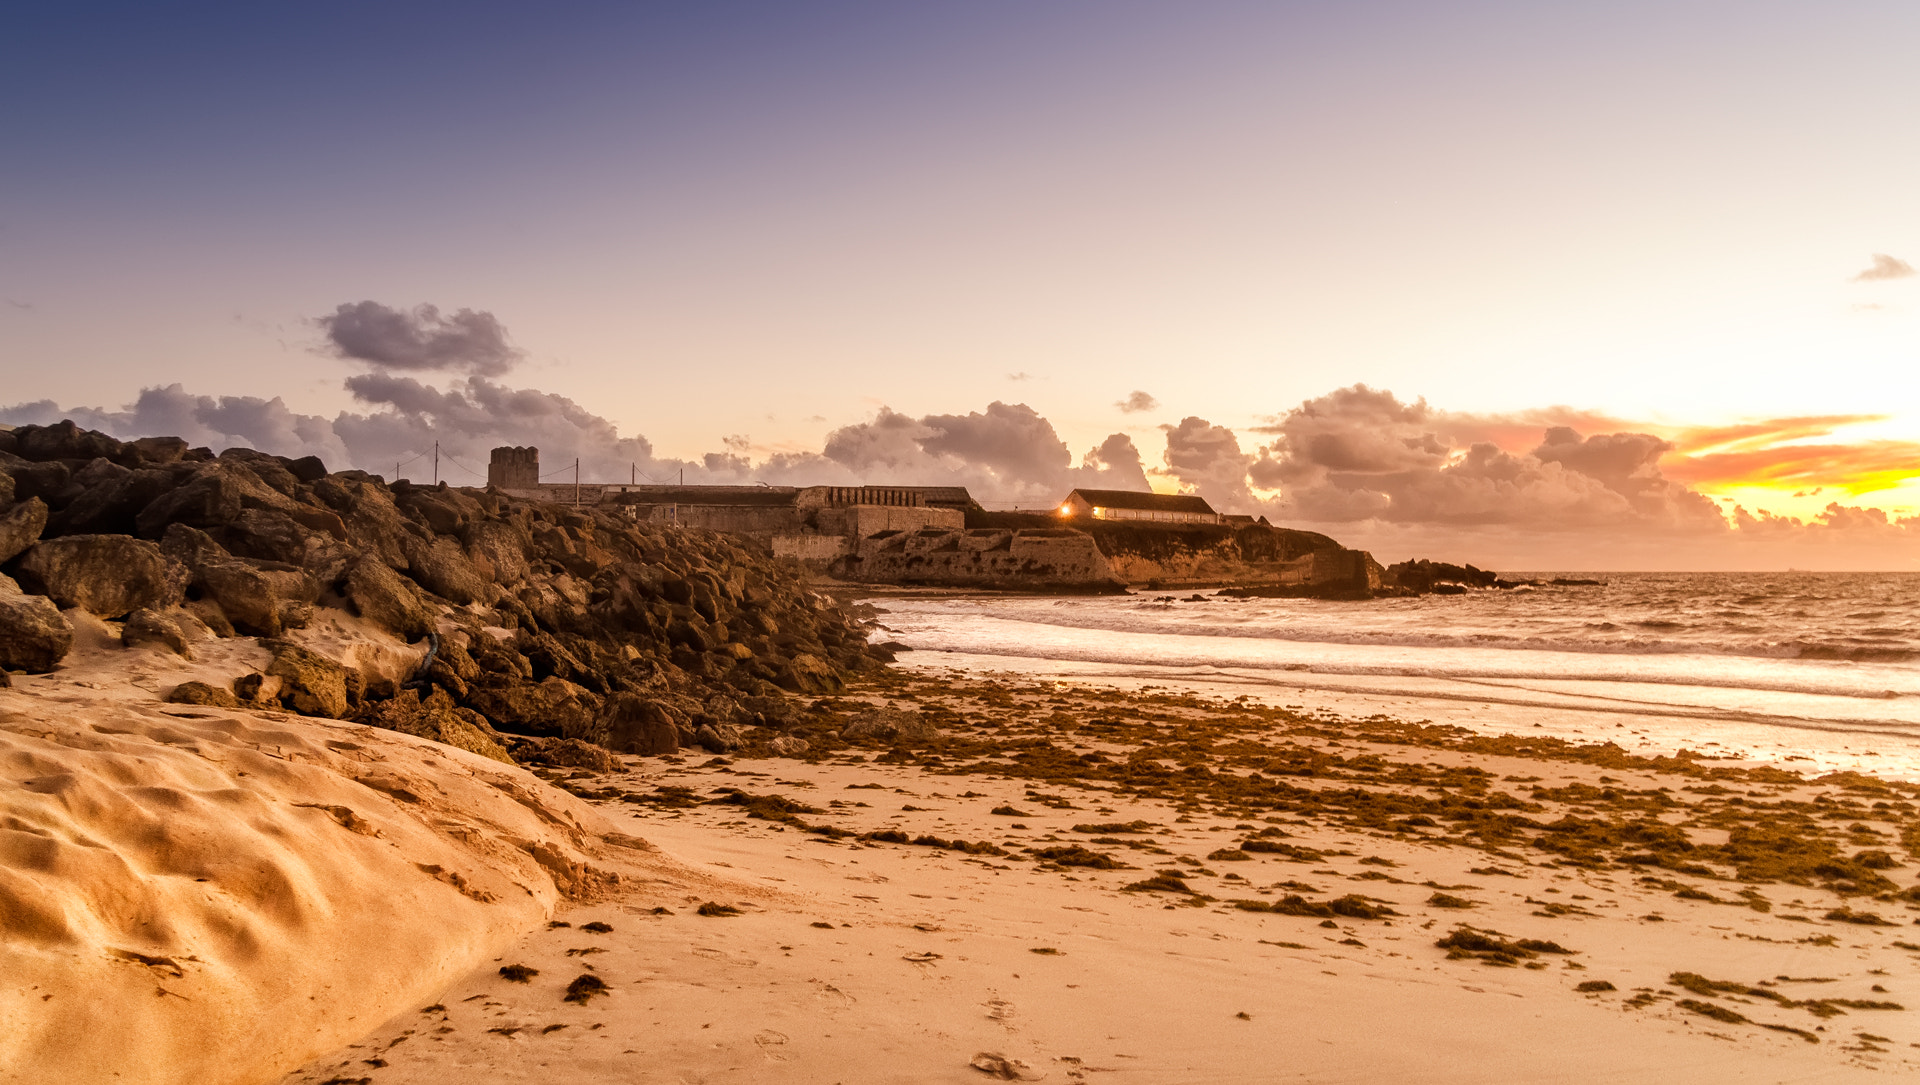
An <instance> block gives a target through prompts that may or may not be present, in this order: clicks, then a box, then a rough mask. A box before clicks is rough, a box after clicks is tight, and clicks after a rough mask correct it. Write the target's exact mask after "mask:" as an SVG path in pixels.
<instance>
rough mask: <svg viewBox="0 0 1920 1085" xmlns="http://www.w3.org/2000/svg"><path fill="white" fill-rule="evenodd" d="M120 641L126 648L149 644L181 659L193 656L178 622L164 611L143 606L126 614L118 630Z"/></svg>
mask: <svg viewBox="0 0 1920 1085" xmlns="http://www.w3.org/2000/svg"><path fill="white" fill-rule="evenodd" d="M120 643H121V644H124V645H126V646H127V647H128V648H137V647H139V646H140V645H142V644H151V645H155V646H157V647H160V648H165V649H166V650H167V651H169V652H172V653H173V654H174V655H177V656H180V657H181V658H183V659H192V658H193V648H192V647H191V646H190V645H189V643H188V641H187V634H186V631H185V630H183V629H181V628H180V623H179V622H177V621H175V620H174V619H173V618H171V617H169V616H168V615H167V614H166V613H164V612H162V611H158V610H153V609H151V608H146V607H143V608H141V609H139V610H136V611H134V612H133V613H132V614H129V615H127V624H126V625H125V626H124V627H122V628H121V630H120Z"/></svg>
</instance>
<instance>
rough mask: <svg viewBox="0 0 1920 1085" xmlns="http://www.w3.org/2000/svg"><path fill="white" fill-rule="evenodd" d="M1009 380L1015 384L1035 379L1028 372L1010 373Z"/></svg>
mask: <svg viewBox="0 0 1920 1085" xmlns="http://www.w3.org/2000/svg"><path fill="white" fill-rule="evenodd" d="M1007 379H1008V380H1010V381H1014V382H1019V381H1030V380H1032V379H1033V374H1031V373H1027V372H1020V373H1009V374H1007Z"/></svg>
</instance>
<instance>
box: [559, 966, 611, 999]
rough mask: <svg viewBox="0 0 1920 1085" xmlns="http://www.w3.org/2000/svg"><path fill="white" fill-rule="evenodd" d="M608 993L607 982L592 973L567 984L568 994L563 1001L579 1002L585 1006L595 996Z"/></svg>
mask: <svg viewBox="0 0 1920 1085" xmlns="http://www.w3.org/2000/svg"><path fill="white" fill-rule="evenodd" d="M608 991H609V988H608V987H607V982H606V981H605V980H603V979H601V978H600V977H599V976H596V975H594V974H593V973H591V972H587V973H585V974H583V975H581V976H580V977H579V978H578V979H576V980H574V981H573V982H572V983H569V984H567V994H566V997H565V998H564V999H563V1000H562V1001H565V1002H578V1003H580V1004H581V1005H583V1006H584V1005H586V1004H587V1003H588V1002H591V1001H593V998H594V996H595V995H604V994H606V993H607V992H608Z"/></svg>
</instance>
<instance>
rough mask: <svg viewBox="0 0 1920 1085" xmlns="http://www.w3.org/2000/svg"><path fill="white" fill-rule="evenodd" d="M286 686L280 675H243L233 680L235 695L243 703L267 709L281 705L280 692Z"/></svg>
mask: <svg viewBox="0 0 1920 1085" xmlns="http://www.w3.org/2000/svg"><path fill="white" fill-rule="evenodd" d="M286 684H287V683H286V680H285V679H283V678H281V677H280V676H279V675H265V674H259V673H257V672H256V673H254V674H243V675H241V676H240V677H238V678H236V679H234V680H233V694H234V696H236V697H238V698H240V700H241V702H242V703H245V704H249V705H253V706H254V707H256V708H265V707H267V706H268V705H277V704H279V703H280V690H281V688H282V687H284V686H285V685H286Z"/></svg>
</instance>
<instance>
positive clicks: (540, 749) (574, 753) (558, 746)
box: [524, 738, 620, 772]
mask: <svg viewBox="0 0 1920 1085" xmlns="http://www.w3.org/2000/svg"><path fill="white" fill-rule="evenodd" d="M524 758H525V760H526V761H527V762H528V763H529V764H535V765H552V766H554V767H556V768H565V769H586V770H587V771H589V772H612V771H614V770H615V769H617V768H619V767H620V765H619V763H618V762H616V761H614V759H613V755H612V754H610V753H608V752H607V751H606V750H604V749H601V748H600V747H598V746H595V745H594V744H593V743H591V742H581V741H580V740H579V739H574V738H544V739H533V740H530V741H528V742H527V744H526V746H525V751H524Z"/></svg>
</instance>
